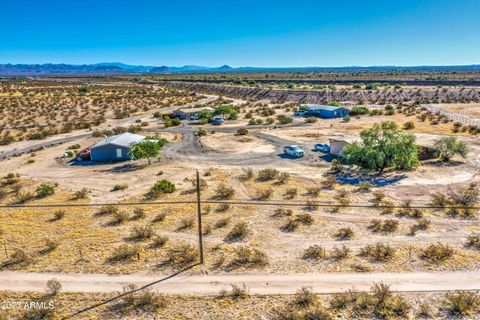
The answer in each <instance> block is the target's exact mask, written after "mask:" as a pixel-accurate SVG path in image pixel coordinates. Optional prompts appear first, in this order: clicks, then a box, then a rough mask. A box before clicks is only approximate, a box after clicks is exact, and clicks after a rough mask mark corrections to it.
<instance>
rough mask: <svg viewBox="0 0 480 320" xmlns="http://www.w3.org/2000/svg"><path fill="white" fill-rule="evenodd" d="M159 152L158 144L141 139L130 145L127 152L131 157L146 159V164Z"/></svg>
mask: <svg viewBox="0 0 480 320" xmlns="http://www.w3.org/2000/svg"><path fill="white" fill-rule="evenodd" d="M159 153H160V144H159V143H158V142H156V141H153V140H143V141H140V142H137V143H134V144H132V145H131V146H130V151H129V152H128V154H129V155H130V157H132V158H133V159H147V160H148V164H149V165H150V164H151V163H152V162H151V160H150V158H154V157H157V156H158V154H159Z"/></svg>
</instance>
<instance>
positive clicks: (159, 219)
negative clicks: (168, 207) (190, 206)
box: [152, 212, 167, 223]
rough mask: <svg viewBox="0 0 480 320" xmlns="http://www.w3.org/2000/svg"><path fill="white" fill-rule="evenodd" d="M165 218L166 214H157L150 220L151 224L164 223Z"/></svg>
mask: <svg viewBox="0 0 480 320" xmlns="http://www.w3.org/2000/svg"><path fill="white" fill-rule="evenodd" d="M166 217H167V213H166V212H160V213H159V214H157V215H156V216H155V218H153V220H152V223H159V222H163V221H165V218H166Z"/></svg>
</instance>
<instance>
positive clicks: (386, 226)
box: [368, 219, 398, 233]
mask: <svg viewBox="0 0 480 320" xmlns="http://www.w3.org/2000/svg"><path fill="white" fill-rule="evenodd" d="M368 229H370V230H371V231H372V232H383V233H391V232H395V231H396V230H397V229H398V220H394V219H386V220H384V221H381V220H378V219H373V220H372V221H370V224H369V225H368Z"/></svg>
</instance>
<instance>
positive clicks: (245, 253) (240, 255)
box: [230, 246, 269, 268]
mask: <svg viewBox="0 0 480 320" xmlns="http://www.w3.org/2000/svg"><path fill="white" fill-rule="evenodd" d="M234 253H235V256H234V258H233V259H232V261H231V263H230V266H231V267H245V268H261V267H265V266H267V265H268V264H269V261H268V256H267V254H266V253H265V252H263V251H261V250H259V249H256V248H251V247H247V246H240V247H236V248H235V251H234Z"/></svg>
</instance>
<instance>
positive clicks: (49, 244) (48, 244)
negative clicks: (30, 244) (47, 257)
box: [39, 238, 58, 254]
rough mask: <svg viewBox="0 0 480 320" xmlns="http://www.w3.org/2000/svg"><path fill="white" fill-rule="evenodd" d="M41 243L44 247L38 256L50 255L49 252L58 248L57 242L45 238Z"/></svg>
mask: <svg viewBox="0 0 480 320" xmlns="http://www.w3.org/2000/svg"><path fill="white" fill-rule="evenodd" d="M43 242H44V246H43V247H42V249H41V250H40V252H39V253H40V254H47V253H50V252H52V251H54V250H55V249H57V247H58V242H57V241H55V240H52V239H49V238H45V239H44V240H43Z"/></svg>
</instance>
